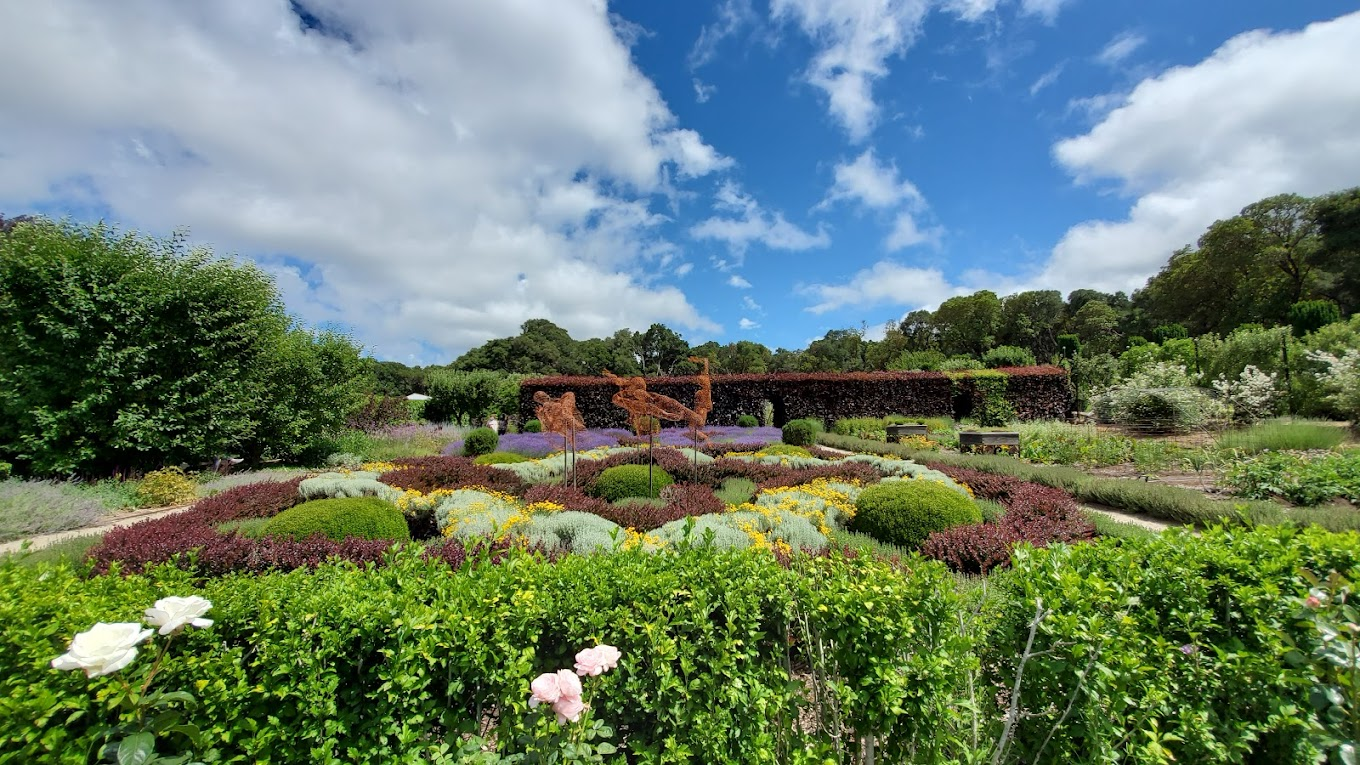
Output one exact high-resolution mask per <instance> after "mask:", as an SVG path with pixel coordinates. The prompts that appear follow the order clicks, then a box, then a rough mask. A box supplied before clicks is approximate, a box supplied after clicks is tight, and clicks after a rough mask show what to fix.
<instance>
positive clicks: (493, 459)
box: [473, 452, 529, 465]
mask: <svg viewBox="0 0 1360 765" xmlns="http://www.w3.org/2000/svg"><path fill="white" fill-rule="evenodd" d="M528 461H529V458H528V457H525V456H524V455H523V454H516V453H515V452H491V453H490V454H483V455H481V456H480V457H478V458H477V459H475V460H473V462H474V463H476V464H478V465H507V464H510V463H512V462H528Z"/></svg>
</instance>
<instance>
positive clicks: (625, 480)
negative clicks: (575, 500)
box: [595, 465, 674, 502]
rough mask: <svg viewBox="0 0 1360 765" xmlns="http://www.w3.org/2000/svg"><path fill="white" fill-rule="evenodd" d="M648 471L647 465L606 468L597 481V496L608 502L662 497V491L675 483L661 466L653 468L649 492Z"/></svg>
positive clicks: (651, 469)
mask: <svg viewBox="0 0 1360 765" xmlns="http://www.w3.org/2000/svg"><path fill="white" fill-rule="evenodd" d="M648 470H649V468H648V466H647V465H615V466H614V467H611V468H606V469H605V471H604V472H602V473H600V476H599V477H598V478H596V479H595V496H597V497H599V498H600V499H603V500H605V501H607V502H613V501H615V500H619V499H623V498H625V497H660V496H661V490H662V489H665V488H666V487H667V486H670V485H671V484H672V483H674V479H672V478H671V474H670V473H667V472H666V471H665V470H664V469H663V468H662V467H661V466H660V465H657V466H654V467H651V468H650V471H651V489H650V490H649V489H648V478H647V476H648Z"/></svg>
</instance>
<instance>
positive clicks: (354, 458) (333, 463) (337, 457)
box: [326, 452, 364, 470]
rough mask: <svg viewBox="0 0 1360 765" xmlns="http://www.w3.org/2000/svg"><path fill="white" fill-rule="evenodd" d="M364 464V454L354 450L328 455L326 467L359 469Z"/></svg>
mask: <svg viewBox="0 0 1360 765" xmlns="http://www.w3.org/2000/svg"><path fill="white" fill-rule="evenodd" d="M363 464H364V458H363V456H362V455H359V454H355V453H353V452H335V453H333V454H331V455H330V456H328V457H326V467H331V468H343V469H345V470H358V469H359V468H360V467H361V466H362V465H363Z"/></svg>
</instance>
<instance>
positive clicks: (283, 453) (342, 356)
mask: <svg viewBox="0 0 1360 765" xmlns="http://www.w3.org/2000/svg"><path fill="white" fill-rule="evenodd" d="M370 369H371V367H370V365H369V364H368V362H367V361H366V360H365V359H363V358H361V357H360V355H359V347H358V346H357V345H355V344H354V343H353V342H351V341H350V339H349V338H348V337H346V336H344V335H341V334H339V333H336V332H320V333H313V332H311V331H308V330H306V329H302V328H300V327H298V328H293V329H290V330H289V331H287V332H285V333H283V334H282V335H281V336H280V337H279V338H278V339H277V341H276V342H275V343H274V344H273V345H272V347H271V348H270V349H269V351H268V353H266V354H265V356H264V359H263V364H262V365H261V369H260V371H261V373H262V375H263V379H262V392H263V394H262V395H261V396H260V397H259V398H258V399H257V400H256V402H255V404H256V409H255V411H254V412H252V413H251V419H252V420H253V421H254V422H255V428H254V431H253V432H252V433H251V435H250V437H249V438H247V439H246V440H245V441H244V442H243V443H242V444H241V447H240V448H241V454H242V456H244V457H245V458H246V460H247V461H248V462H249V463H251V464H259V462H260V461H261V460H262V459H264V458H265V457H275V458H280V459H291V458H297V457H299V456H301V455H303V454H304V453H305V452H306V451H307V450H308V448H309V447H310V446H311V445H312V444H313V443H316V442H318V441H321V440H324V439H326V438H327V437H328V436H334V435H338V434H339V432H340V431H341V430H343V429H344V427H345V421H346V419H347V415H348V414H349V413H350V412H352V411H354V410H355V409H356V408H358V407H359V406H361V405H363V403H364V400H365V397H366V395H367V394H368V392H369V391H371V390H372V389H373V386H374V380H373V377H372V375H371V371H370ZM317 456H321V457H324V456H325V455H317Z"/></svg>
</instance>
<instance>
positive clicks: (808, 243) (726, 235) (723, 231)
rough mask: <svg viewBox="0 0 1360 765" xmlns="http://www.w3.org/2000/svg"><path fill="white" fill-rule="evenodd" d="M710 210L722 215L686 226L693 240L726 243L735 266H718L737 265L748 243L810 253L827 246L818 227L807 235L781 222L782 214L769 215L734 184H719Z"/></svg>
mask: <svg viewBox="0 0 1360 765" xmlns="http://www.w3.org/2000/svg"><path fill="white" fill-rule="evenodd" d="M713 207H714V209H715V210H717V211H718V212H720V213H724V214H723V215H715V216H713V217H710V218H706V219H704V220H702V221H700V222H699V223H697V224H695V225H694V226H692V227H690V230H689V233H690V236H692V237H694V238H695V239H700V240H705V239H707V240H714V241H719V242H723V243H725V244H727V246H728V248H729V249H730V250H731V251H732V254H733V256H734V258H735V259H736V263H735V264H733V263H728V262H726V261H723V262H722V264H721V266H720V267H723V266H725V267H730V266H732V265H736V264H740V262H741V256H742V255H744V254H745V252H746V249H747V247H749V246H750V245H751V243H752V242H759V243H760V244H763V245H765V246H766V247H768V248H770V249H772V250H810V249H814V248H818V247H826V246H827V245H829V244H831V237H830V235H828V234H827V233H826V231H825V229H823V228H821V227H818V229H817V233H815V234H812V233H808V232H807V231H804V230H803V229H801V228H799V227H798V226H795V225H794V224H792V223H789V222H788V221H787V220H785V219H784V214H783V213H781V212H775V213H770V212H769V211H767V210H765V209H764V208H763V207H761V205H760V203H759V202H757V201H756V200H755V199H754V198H752V197H751V196H750V195H748V194H746V193H745V192H743V191H742V190H741V186H740V184H738V183H736V182H735V181H730V180H728V181H723V182H722V184H720V185H719V186H718V191H717V193H716V194H715V195H714V202H713ZM724 270H725V269H724Z"/></svg>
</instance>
